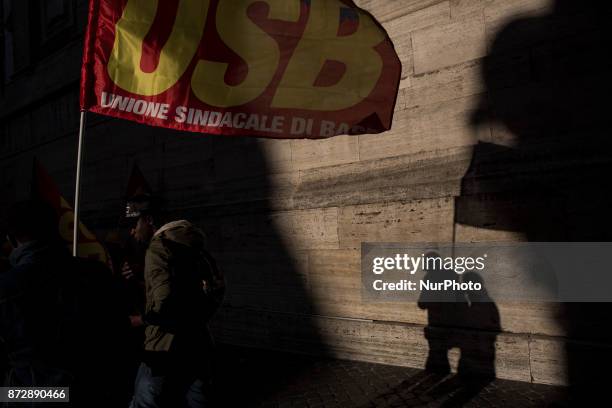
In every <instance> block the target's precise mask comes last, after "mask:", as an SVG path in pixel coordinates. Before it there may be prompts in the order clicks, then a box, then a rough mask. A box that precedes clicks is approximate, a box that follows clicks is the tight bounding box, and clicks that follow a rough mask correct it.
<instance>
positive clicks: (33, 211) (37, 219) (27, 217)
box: [5, 199, 58, 240]
mask: <svg viewBox="0 0 612 408" xmlns="http://www.w3.org/2000/svg"><path fill="white" fill-rule="evenodd" d="M5 229H6V232H7V234H8V235H10V236H12V237H17V238H28V239H33V240H39V239H44V240H54V239H56V238H57V236H58V218H57V214H56V212H55V210H54V209H53V208H52V207H51V206H50V205H49V204H48V203H46V202H44V201H41V200H36V199H32V200H25V201H20V202H17V203H15V204H13V205H12V206H11V207H10V208H9V209H8V211H7V214H6V221H5Z"/></svg>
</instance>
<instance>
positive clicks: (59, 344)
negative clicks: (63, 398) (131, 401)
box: [0, 200, 129, 408]
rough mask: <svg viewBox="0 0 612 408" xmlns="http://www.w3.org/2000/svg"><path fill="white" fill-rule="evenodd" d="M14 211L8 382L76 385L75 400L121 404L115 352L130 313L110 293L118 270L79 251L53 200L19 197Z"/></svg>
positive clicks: (7, 307) (4, 326)
mask: <svg viewBox="0 0 612 408" xmlns="http://www.w3.org/2000/svg"><path fill="white" fill-rule="evenodd" d="M6 218H7V220H6V223H5V224H6V230H7V232H8V240H9V241H10V242H11V245H12V246H13V248H14V249H13V251H12V252H11V254H10V259H9V260H10V264H11V268H10V269H9V270H8V271H6V272H4V273H2V274H0V341H1V342H2V346H3V347H2V348H3V351H4V352H5V353H4V354H5V356H6V360H7V374H6V378H5V381H4V384H5V385H7V386H14V387H60V386H61V387H70V401H71V405H70V406H72V407H88V408H93V407H108V406H112V405H116V404H114V402H116V401H121V396H119V395H117V394H116V392H115V389H116V388H117V387H116V384H115V382H116V381H115V378H116V377H117V376H116V375H112V373H113V372H114V371H115V370H117V368H118V366H117V365H116V364H115V362H116V360H117V359H115V358H114V356H115V355H116V354H117V350H119V349H120V347H121V341H122V339H123V338H124V333H126V332H127V330H128V328H129V320H128V319H127V317H125V315H123V314H120V311H118V310H115V308H114V307H113V303H112V302H109V301H108V299H113V287H112V285H111V282H110V279H109V278H110V271H109V270H108V269H107V268H106V267H105V265H104V264H102V263H100V262H97V261H90V260H86V259H75V258H73V257H72V256H71V254H70V252H69V250H68V248H67V246H66V243H65V242H64V241H62V240H61V239H60V238H59V236H58V233H57V231H58V219H57V215H56V213H55V210H53V208H51V207H50V206H49V205H47V204H46V203H44V202H42V201H36V200H29V201H23V202H20V203H17V204H15V205H13V206H12V207H11V208H10V209H9V211H8V214H7V217H6ZM101 384H104V386H103V387H101ZM124 401H125V399H124ZM124 403H126V401H125V402H124ZM64 405H66V404H64Z"/></svg>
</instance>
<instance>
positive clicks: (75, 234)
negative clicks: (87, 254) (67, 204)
mask: <svg viewBox="0 0 612 408" xmlns="http://www.w3.org/2000/svg"><path fill="white" fill-rule="evenodd" d="M86 113H87V112H86V111H85V110H82V111H81V124H80V125H79V147H78V148H77V168H76V186H75V188H74V229H73V233H72V256H75V257H76V256H77V247H78V236H79V204H80V202H79V201H80V195H81V162H82V159H83V138H84V136H85V119H86Z"/></svg>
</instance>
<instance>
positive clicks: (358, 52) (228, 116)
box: [81, 0, 401, 139]
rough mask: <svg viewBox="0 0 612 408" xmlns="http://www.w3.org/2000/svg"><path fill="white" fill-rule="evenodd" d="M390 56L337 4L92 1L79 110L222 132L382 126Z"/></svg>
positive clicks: (355, 15)
mask: <svg viewBox="0 0 612 408" xmlns="http://www.w3.org/2000/svg"><path fill="white" fill-rule="evenodd" d="M400 72H401V64H400V61H399V59H398V57H397V54H396V53H395V50H394V48H393V44H392V43H391V41H390V39H389V37H388V36H387V34H386V33H385V31H384V29H383V28H382V27H381V26H380V25H379V24H378V23H377V22H376V21H375V19H374V18H373V17H372V16H371V15H370V14H368V13H367V12H365V11H364V10H362V9H360V8H358V7H356V6H355V4H354V3H353V2H352V1H346V0H164V1H156V0H91V2H90V11H89V25H88V31H87V36H86V40H85V49H84V58H83V68H82V80H81V108H82V109H84V110H90V111H93V112H96V113H100V114H104V115H110V116H115V117H120V118H124V119H129V120H133V121H137V122H141V123H145V124H148V125H153V126H163V127H168V128H174V129H179V130H188V131H194V132H204V133H211V134H226V135H251V136H261V137H270V138H315V139H316V138H326V137H330V136H334V135H338V134H361V133H379V132H382V131H385V130H388V129H389V128H390V127H391V121H392V117H393V109H394V105H395V99H396V96H397V89H398V84H399V79H400Z"/></svg>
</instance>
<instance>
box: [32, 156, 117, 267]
mask: <svg viewBox="0 0 612 408" xmlns="http://www.w3.org/2000/svg"><path fill="white" fill-rule="evenodd" d="M32 195H33V196H34V197H36V198H37V199H40V200H43V201H45V202H47V203H48V204H49V205H50V206H51V207H52V208H53V209H54V210H55V212H56V214H57V216H58V219H59V223H58V226H57V228H58V232H59V235H60V237H61V238H62V239H63V240H64V242H65V243H66V246H67V247H68V248H69V249H70V250H72V238H73V228H74V211H73V210H72V207H71V206H70V204H68V202H67V201H66V200H65V199H64V197H62V195H61V194H60V192H59V189H58V187H57V185H56V184H55V182H54V181H53V179H52V178H51V176H50V175H49V173H47V171H46V170H45V169H44V168H43V166H42V165H41V164H40V162H39V161H38V160H34V171H33V179H32ZM77 256H78V257H79V258H87V259H92V260H96V261H100V262H102V263H104V264H105V265H110V258H109V255H108V252H107V251H106V248H104V246H103V245H102V244H101V243H100V242H99V241H98V239H97V238H96V236H95V235H94V234H92V233H91V232H90V231H89V230H88V229H87V227H86V226H85V225H84V224H83V223H82V222H79V235H78V246H77Z"/></svg>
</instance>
